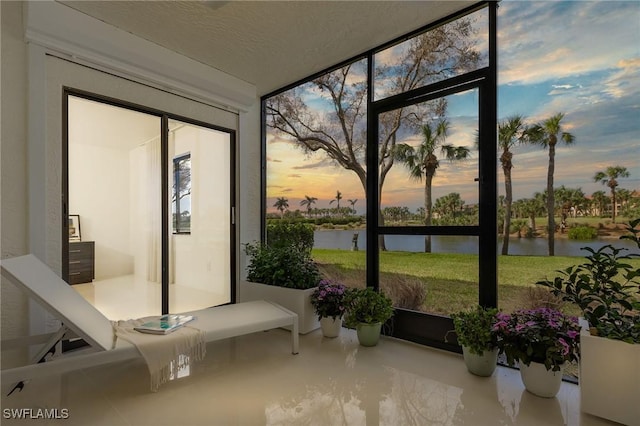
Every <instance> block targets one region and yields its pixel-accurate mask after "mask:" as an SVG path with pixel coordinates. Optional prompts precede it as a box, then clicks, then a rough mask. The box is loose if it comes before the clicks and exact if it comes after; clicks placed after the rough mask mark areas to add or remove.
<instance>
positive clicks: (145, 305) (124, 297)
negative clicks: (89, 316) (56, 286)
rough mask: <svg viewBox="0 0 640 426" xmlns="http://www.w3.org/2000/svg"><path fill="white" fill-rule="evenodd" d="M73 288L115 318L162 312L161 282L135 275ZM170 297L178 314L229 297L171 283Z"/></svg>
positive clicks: (120, 318)
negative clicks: (150, 280)
mask: <svg viewBox="0 0 640 426" xmlns="http://www.w3.org/2000/svg"><path fill="white" fill-rule="evenodd" d="M72 288H73V289H74V290H76V291H77V292H78V293H80V295H82V297H84V298H85V299H86V300H87V301H88V302H89V303H91V304H92V305H93V306H95V307H96V309H98V310H99V311H100V312H102V314H103V315H104V316H106V317H107V318H109V319H110V320H112V321H117V320H125V319H131V318H142V317H146V316H150V315H159V314H160V310H161V288H160V284H159V283H153V282H149V281H146V280H143V279H141V278H140V277H138V276H135V275H125V276H121V277H116V278H109V279H105V280H96V281H93V282H91V283H86V284H74V285H73V286H72ZM169 300H170V304H171V305H170V311H171V313H177V312H187V311H195V310H198V309H204V308H208V307H210V306H217V305H221V304H223V303H228V302H229V296H228V295H222V294H219V293H216V292H213V291H211V292H208V291H204V290H200V289H196V288H191V287H189V286H186V285H180V284H171V285H170V286H169Z"/></svg>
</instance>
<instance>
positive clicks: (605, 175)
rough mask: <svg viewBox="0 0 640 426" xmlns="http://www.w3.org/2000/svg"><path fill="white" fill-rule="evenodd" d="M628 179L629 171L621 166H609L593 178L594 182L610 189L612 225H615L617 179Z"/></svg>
mask: <svg viewBox="0 0 640 426" xmlns="http://www.w3.org/2000/svg"><path fill="white" fill-rule="evenodd" d="M621 177H623V178H626V177H629V171H627V168H626V167H622V166H609V167H607V170H605V171H604V172H598V173H596V174H595V176H594V177H593V180H594V181H595V182H602V184H603V185H607V186H608V187H609V188H611V218H612V221H613V223H616V210H617V208H616V207H617V206H616V187H617V186H618V178H621Z"/></svg>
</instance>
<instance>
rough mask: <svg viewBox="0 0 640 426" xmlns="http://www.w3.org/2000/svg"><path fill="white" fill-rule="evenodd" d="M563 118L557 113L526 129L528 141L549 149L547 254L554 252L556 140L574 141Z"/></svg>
mask: <svg viewBox="0 0 640 426" xmlns="http://www.w3.org/2000/svg"><path fill="white" fill-rule="evenodd" d="M563 118H564V114H563V113H558V114H556V115H554V116H552V117H550V118H548V119H546V120H545V121H543V122H542V123H538V124H536V125H534V126H533V127H532V128H530V129H529V130H528V131H527V133H528V141H529V142H530V143H533V144H537V145H541V146H542V147H543V148H544V149H548V150H549V169H548V170H547V194H548V195H547V218H548V220H547V235H548V236H547V238H548V240H547V241H548V245H549V256H553V255H554V252H555V245H554V242H555V240H554V238H555V232H556V225H555V221H554V207H555V198H554V195H553V173H554V171H555V157H556V145H557V144H558V141H562V142H564V143H565V144H566V145H571V144H572V143H573V142H574V141H575V136H573V135H572V134H571V133H567V132H563V131H562V126H561V125H560V122H561V121H562V119H563Z"/></svg>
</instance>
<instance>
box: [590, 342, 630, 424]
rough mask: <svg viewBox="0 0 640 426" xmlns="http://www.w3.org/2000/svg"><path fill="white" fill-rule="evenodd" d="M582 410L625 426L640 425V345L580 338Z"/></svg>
mask: <svg viewBox="0 0 640 426" xmlns="http://www.w3.org/2000/svg"><path fill="white" fill-rule="evenodd" d="M580 407H581V409H582V411H584V412H585V413H589V414H593V415H594V416H598V417H602V418H605V419H608V420H613V421H615V422H618V423H622V424H625V425H634V424H635V425H637V424H639V423H638V422H640V345H638V344H630V343H625V342H622V341H619V340H613V339H605V338H603V337H598V336H591V335H590V334H589V333H588V332H587V331H583V332H582V334H581V335H580Z"/></svg>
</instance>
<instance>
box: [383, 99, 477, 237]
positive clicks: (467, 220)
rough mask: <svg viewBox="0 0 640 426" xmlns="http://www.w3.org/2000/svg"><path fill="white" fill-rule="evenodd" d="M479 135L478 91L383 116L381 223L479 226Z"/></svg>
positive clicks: (421, 104) (390, 224)
mask: <svg viewBox="0 0 640 426" xmlns="http://www.w3.org/2000/svg"><path fill="white" fill-rule="evenodd" d="M477 132H478V91H477V89H473V90H468V91H465V92H462V93H458V94H455V95H451V96H447V97H444V98H439V99H436V100H432V101H428V102H423V103H420V104H416V105H412V106H411V107H407V108H401V109H397V110H392V111H389V112H386V113H383V114H381V115H380V119H379V134H380V141H379V145H378V146H379V157H380V158H381V159H382V161H381V167H380V175H381V185H382V183H383V184H384V186H383V187H382V190H381V199H380V207H381V214H382V219H383V220H381V223H380V224H381V225H385V226H408V225H436V226H438V225H458V226H462V225H478V223H479V218H478V183H477V181H476V179H477V177H478V159H479V154H478V147H477ZM391 166H393V167H391ZM383 178H384V179H383Z"/></svg>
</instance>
